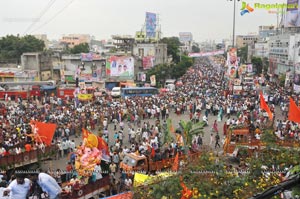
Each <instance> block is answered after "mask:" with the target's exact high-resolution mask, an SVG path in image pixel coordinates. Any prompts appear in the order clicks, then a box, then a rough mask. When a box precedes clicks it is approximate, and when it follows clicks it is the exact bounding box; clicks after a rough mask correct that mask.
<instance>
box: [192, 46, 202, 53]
mask: <svg viewBox="0 0 300 199" xmlns="http://www.w3.org/2000/svg"><path fill="white" fill-rule="evenodd" d="M192 52H193V53H198V52H200V48H199V46H197V45H192Z"/></svg>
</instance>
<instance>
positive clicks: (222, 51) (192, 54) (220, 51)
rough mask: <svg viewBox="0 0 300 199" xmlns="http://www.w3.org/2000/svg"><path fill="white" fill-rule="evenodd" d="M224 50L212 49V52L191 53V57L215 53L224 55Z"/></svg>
mask: <svg viewBox="0 0 300 199" xmlns="http://www.w3.org/2000/svg"><path fill="white" fill-rule="evenodd" d="M223 54H224V50H218V51H212V52H199V53H189V55H188V56H189V57H207V56H214V55H223Z"/></svg>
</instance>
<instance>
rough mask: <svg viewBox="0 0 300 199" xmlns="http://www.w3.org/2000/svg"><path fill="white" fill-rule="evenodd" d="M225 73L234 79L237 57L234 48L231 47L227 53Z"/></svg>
mask: <svg viewBox="0 0 300 199" xmlns="http://www.w3.org/2000/svg"><path fill="white" fill-rule="evenodd" d="M227 67H228V71H227V75H228V77H229V78H231V79H234V78H235V77H236V76H237V72H238V58H237V51H236V48H231V49H230V50H229V51H228V53H227Z"/></svg>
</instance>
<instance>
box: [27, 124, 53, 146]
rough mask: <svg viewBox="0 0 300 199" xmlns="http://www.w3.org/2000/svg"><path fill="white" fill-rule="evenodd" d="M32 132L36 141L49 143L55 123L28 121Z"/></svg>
mask: <svg viewBox="0 0 300 199" xmlns="http://www.w3.org/2000/svg"><path fill="white" fill-rule="evenodd" d="M30 124H31V127H32V128H33V129H32V132H33V136H34V139H35V141H36V142H38V143H41V142H43V143H44V144H45V145H48V146H49V145H51V142H52V139H53V136H54V133H55V130H56V124H53V123H45V122H37V121H31V122H30Z"/></svg>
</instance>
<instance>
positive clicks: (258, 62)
mask: <svg viewBox="0 0 300 199" xmlns="http://www.w3.org/2000/svg"><path fill="white" fill-rule="evenodd" d="M251 63H252V64H253V66H254V67H255V68H256V73H257V74H261V73H262V65H263V63H262V59H261V58H260V57H252V59H251Z"/></svg>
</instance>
